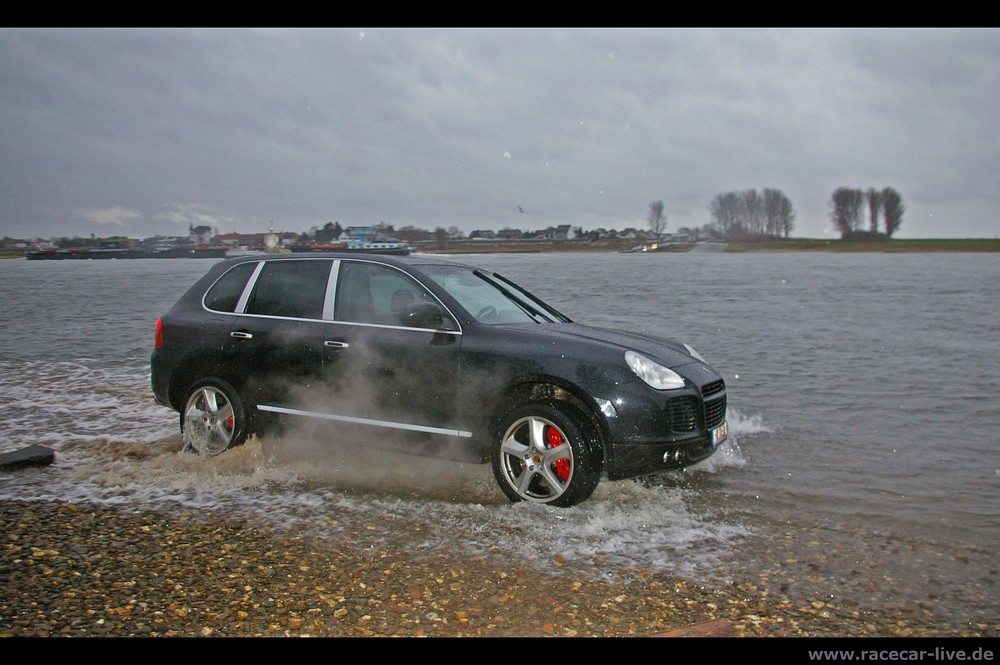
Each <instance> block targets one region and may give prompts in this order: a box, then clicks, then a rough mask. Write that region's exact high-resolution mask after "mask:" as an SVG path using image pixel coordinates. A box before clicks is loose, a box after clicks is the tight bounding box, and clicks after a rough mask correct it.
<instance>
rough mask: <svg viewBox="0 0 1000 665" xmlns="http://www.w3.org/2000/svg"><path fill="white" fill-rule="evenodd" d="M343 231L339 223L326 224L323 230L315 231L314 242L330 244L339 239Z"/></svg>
mask: <svg viewBox="0 0 1000 665" xmlns="http://www.w3.org/2000/svg"><path fill="white" fill-rule="evenodd" d="M343 232H344V230H343V229H342V228H340V222H327V223H326V224H324V225H323V228H321V229H318V230H317V231H316V242H330V241H331V240H334V239H336V238H339V237H340V234H341V233H343Z"/></svg>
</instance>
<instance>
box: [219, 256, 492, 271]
mask: <svg viewBox="0 0 1000 665" xmlns="http://www.w3.org/2000/svg"><path fill="white" fill-rule="evenodd" d="M294 259H352V260H364V261H374V262H377V263H384V264H387V265H392V266H398V267H403V266H421V265H451V266H456V267H462V268H474V267H475V266H470V265H468V264H466V263H459V262H457V261H452V260H449V259H444V258H441V257H440V256H435V255H427V254H417V255H408V256H399V255H392V254H378V253H376V252H298V253H296V252H290V253H286V252H280V253H273V254H247V255H245V256H236V257H232V258H228V259H225V260H224V261H222V263H223V264H225V265H226V266H231V265H236V264H237V263H247V262H257V261H288V260H294Z"/></svg>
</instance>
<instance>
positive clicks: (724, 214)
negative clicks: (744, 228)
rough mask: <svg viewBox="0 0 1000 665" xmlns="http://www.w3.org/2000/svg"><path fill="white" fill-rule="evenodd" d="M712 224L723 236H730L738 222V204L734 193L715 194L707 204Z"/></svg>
mask: <svg viewBox="0 0 1000 665" xmlns="http://www.w3.org/2000/svg"><path fill="white" fill-rule="evenodd" d="M708 209H709V212H710V213H711V215H712V223H713V224H714V225H715V227H716V228H717V229H718V230H719V231H720V232H722V234H723V235H725V236H732V235H733V232H734V231H735V230H736V228H737V225H738V224H739V222H740V213H739V204H738V199H737V196H736V192H726V193H725V194H716V196H715V198H714V199H712V200H711V202H709V204H708Z"/></svg>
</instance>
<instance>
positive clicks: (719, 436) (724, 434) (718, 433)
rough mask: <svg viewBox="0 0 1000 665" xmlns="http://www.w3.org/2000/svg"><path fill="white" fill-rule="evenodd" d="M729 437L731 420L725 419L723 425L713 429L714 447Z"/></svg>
mask: <svg viewBox="0 0 1000 665" xmlns="http://www.w3.org/2000/svg"><path fill="white" fill-rule="evenodd" d="M727 438H729V421H728V420H726V421H724V422H723V423H722V424H721V425H719V426H718V427H716V428H715V429H713V430H712V447H713V448H715V447H716V446H718V445H719V444H720V443H722V442H723V441H725V440H726V439H727Z"/></svg>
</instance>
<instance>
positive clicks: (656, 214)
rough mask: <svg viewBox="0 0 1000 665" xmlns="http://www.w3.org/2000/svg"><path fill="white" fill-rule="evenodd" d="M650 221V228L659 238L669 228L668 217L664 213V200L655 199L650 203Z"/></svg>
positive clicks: (647, 219) (647, 218) (648, 217)
mask: <svg viewBox="0 0 1000 665" xmlns="http://www.w3.org/2000/svg"><path fill="white" fill-rule="evenodd" d="M646 221H648V222H649V229H650V230H651V231H652V232H653V235H655V236H656V237H657V238H659V237H660V236H662V235H663V232H664V231H666V230H667V218H666V216H665V215H664V214H663V201H653V202H652V203H650V204H649V214H648V215H646Z"/></svg>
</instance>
